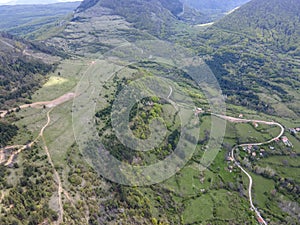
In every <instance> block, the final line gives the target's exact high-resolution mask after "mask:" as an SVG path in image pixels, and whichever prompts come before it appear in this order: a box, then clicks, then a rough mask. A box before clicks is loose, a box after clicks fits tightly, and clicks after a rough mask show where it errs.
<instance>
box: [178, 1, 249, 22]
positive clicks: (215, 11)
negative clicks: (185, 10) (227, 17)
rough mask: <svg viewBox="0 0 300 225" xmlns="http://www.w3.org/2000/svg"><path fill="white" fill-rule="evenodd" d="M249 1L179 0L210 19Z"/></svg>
mask: <svg viewBox="0 0 300 225" xmlns="http://www.w3.org/2000/svg"><path fill="white" fill-rule="evenodd" d="M249 1H250V0H181V2H183V3H184V4H186V5H188V6H190V7H192V8H195V9H198V10H199V11H201V12H202V13H204V14H206V15H208V16H210V17H211V18H212V19H213V18H219V17H221V16H224V14H225V13H226V12H229V11H230V10H233V9H234V8H236V7H239V6H241V5H243V4H245V3H247V2H249Z"/></svg>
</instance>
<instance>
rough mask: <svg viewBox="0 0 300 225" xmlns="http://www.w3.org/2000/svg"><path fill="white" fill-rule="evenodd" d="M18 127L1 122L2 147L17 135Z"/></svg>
mask: <svg viewBox="0 0 300 225" xmlns="http://www.w3.org/2000/svg"><path fill="white" fill-rule="evenodd" d="M17 132H18V127H17V126H15V125H11V124H8V123H5V122H2V121H0V136H1V139H0V147H4V146H6V144H7V143H8V142H9V141H10V140H11V139H12V138H13V137H14V136H15V135H17Z"/></svg>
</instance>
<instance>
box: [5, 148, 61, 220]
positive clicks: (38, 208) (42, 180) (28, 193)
mask: <svg viewBox="0 0 300 225" xmlns="http://www.w3.org/2000/svg"><path fill="white" fill-rule="evenodd" d="M40 150H41V149H40V148H34V149H31V151H25V152H24V153H23V157H24V162H23V163H22V164H20V165H15V167H14V170H15V169H17V168H19V167H22V168H23V172H22V174H21V175H20V176H18V178H17V180H18V182H17V183H16V184H14V185H11V186H10V187H9V188H7V189H8V190H9V192H8V194H7V195H5V197H4V199H3V201H2V206H3V208H2V212H1V216H0V224H20V225H21V224H26V225H34V224H40V223H42V222H45V221H48V222H50V223H51V222H53V221H55V220H57V218H58V216H57V213H56V212H55V211H53V210H52V209H50V208H49V205H48V203H49V201H50V198H51V197H52V194H53V192H54V191H55V185H54V180H53V173H52V171H51V169H50V168H49V166H48V164H47V163H46V161H45V160H43V161H41V162H38V163H37V162H34V160H35V158H36V156H38V155H39V154H40ZM46 158H47V157H46ZM44 159H45V158H44ZM1 171H2V169H1ZM7 175H8V174H6V176H7Z"/></svg>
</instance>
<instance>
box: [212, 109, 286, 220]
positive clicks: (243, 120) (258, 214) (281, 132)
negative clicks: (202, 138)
mask: <svg viewBox="0 0 300 225" xmlns="http://www.w3.org/2000/svg"><path fill="white" fill-rule="evenodd" d="M212 115H214V116H217V117H219V118H221V119H224V120H227V121H229V122H233V123H251V122H253V123H261V124H266V125H275V126H278V127H280V129H281V131H280V133H279V134H278V135H277V136H276V137H274V138H272V139H271V140H269V141H266V142H260V143H248V144H240V145H237V146H235V147H233V148H232V150H231V157H232V159H233V160H234V162H235V165H236V166H237V167H239V168H240V169H241V171H242V172H243V173H244V174H246V175H247V177H248V178H249V187H248V195H249V202H250V206H251V209H252V210H254V212H255V214H256V216H257V219H258V222H259V223H260V224H264V225H267V222H266V221H265V220H264V219H263V217H262V216H261V215H260V212H259V211H258V210H257V208H256V207H255V206H254V204H253V200H252V186H253V179H252V177H251V175H250V174H249V173H248V172H247V171H246V170H245V169H244V168H243V167H242V166H241V165H240V163H239V162H238V161H237V160H236V159H235V157H234V151H235V150H236V149H237V148H239V147H244V146H248V145H252V146H260V145H265V144H269V143H271V142H273V141H275V140H277V139H279V138H280V137H281V136H282V135H283V134H284V127H283V126H282V125H281V124H280V123H277V122H273V121H272V122H268V121H263V120H249V119H241V118H235V117H231V116H225V115H218V114H212Z"/></svg>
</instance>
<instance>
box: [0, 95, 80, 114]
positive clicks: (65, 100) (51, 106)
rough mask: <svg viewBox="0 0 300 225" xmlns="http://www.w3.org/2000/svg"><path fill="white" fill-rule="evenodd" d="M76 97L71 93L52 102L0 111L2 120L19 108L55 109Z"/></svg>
mask: <svg viewBox="0 0 300 225" xmlns="http://www.w3.org/2000/svg"><path fill="white" fill-rule="evenodd" d="M75 96H76V94H75V93H72V92H70V93H67V94H65V95H63V96H60V97H58V98H56V99H54V100H51V101H44V102H35V103H31V104H25V105H21V106H19V107H16V108H12V109H10V110H0V118H3V117H5V116H6V115H7V114H8V112H16V111H17V110H18V109H19V108H20V109H25V108H29V107H32V108H43V107H46V108H53V107H55V106H58V105H60V104H62V103H64V102H68V101H70V100H71V99H73V98H74V97H75Z"/></svg>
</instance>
